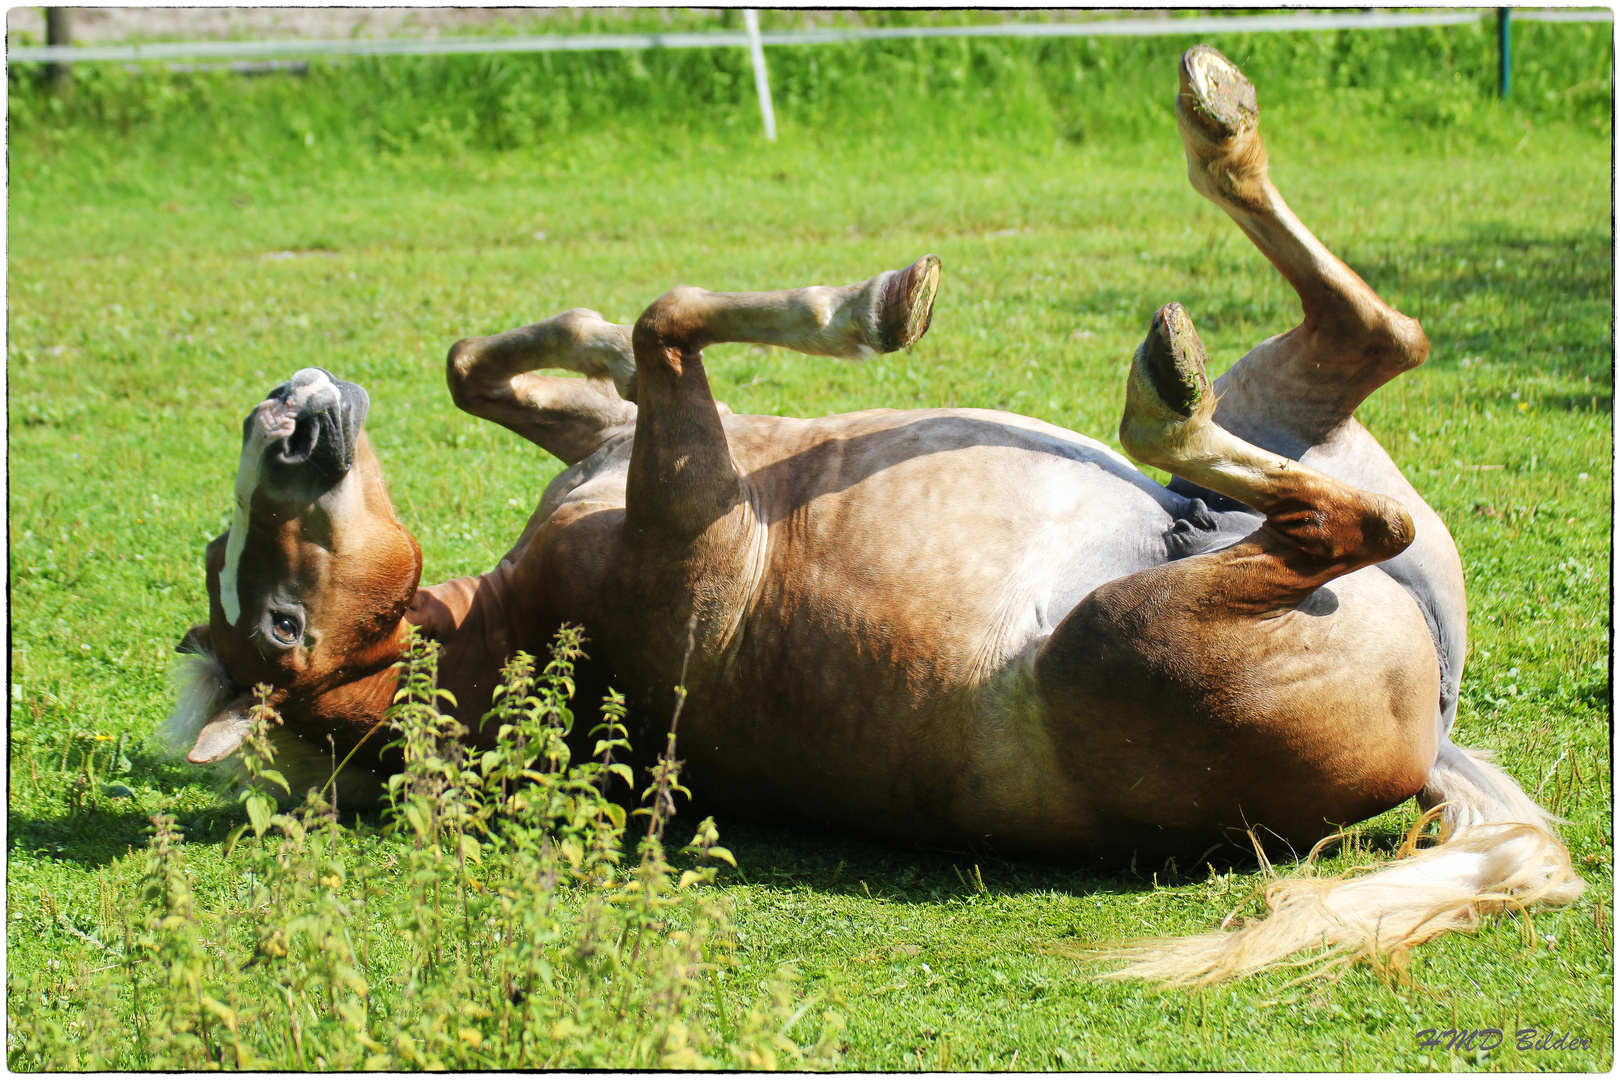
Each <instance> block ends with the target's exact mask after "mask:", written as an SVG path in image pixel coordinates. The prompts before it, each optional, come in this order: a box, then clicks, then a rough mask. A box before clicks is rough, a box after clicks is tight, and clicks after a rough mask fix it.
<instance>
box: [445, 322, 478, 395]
mask: <svg viewBox="0 0 1620 1080" xmlns="http://www.w3.org/2000/svg"><path fill="white" fill-rule="evenodd" d="M479 340H480V339H479V338H462V339H461V340H460V341H458V342H456V343H455V344H454V345H452V346H450V353H449V355H448V356H446V357H445V361H444V381H445V384H446V385H447V386H448V387H449V388H450V400H451V401H453V402H455V403H456V408H458V409H460V410H461V411H462V412H466V413H474V414H476V413H477V408H476V404H477V402H476V398H477V395H476V393H475V391H474V387H473V370H474V368H475V367H476V365H477V363H478V343H479Z"/></svg>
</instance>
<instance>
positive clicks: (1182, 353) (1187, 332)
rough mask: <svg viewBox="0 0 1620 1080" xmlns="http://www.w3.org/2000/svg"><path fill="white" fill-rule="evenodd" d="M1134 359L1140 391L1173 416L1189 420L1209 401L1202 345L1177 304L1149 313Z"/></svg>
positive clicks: (1186, 315) (1184, 312)
mask: <svg viewBox="0 0 1620 1080" xmlns="http://www.w3.org/2000/svg"><path fill="white" fill-rule="evenodd" d="M1136 359H1137V369H1138V370H1139V371H1140V372H1141V375H1142V381H1143V383H1144V388H1145V389H1147V390H1149V391H1150V392H1152V394H1153V395H1154V396H1155V397H1157V398H1158V399H1159V403H1160V404H1161V405H1163V406H1164V407H1165V408H1166V409H1168V410H1170V411H1171V412H1173V413H1175V414H1176V415H1177V416H1182V417H1190V416H1192V415H1193V413H1195V412H1197V411H1198V409H1199V406H1201V405H1202V404H1203V403H1204V401H1205V399H1207V398H1208V397H1209V376H1208V375H1207V374H1205V372H1204V360H1205V357H1204V343H1203V341H1201V340H1199V337H1198V331H1197V330H1195V329H1193V323H1192V317H1191V316H1189V315H1188V314H1187V309H1186V308H1184V307H1182V306H1181V305H1180V304H1166V305H1165V306H1164V307H1162V308H1160V309H1159V310H1158V311H1156V312H1154V313H1153V325H1152V326H1151V327H1149V328H1148V335H1147V339H1146V340H1145V341H1143V342H1142V347H1141V348H1140V349H1139V350H1137V354H1136Z"/></svg>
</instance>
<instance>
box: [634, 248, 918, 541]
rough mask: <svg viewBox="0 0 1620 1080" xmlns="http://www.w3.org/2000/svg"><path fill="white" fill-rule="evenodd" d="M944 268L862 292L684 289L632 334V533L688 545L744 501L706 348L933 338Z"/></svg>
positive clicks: (873, 346)
mask: <svg viewBox="0 0 1620 1080" xmlns="http://www.w3.org/2000/svg"><path fill="white" fill-rule="evenodd" d="M938 286H939V259H938V258H937V257H935V256H933V255H927V256H924V257H923V258H921V259H919V260H917V262H915V263H913V264H912V265H911V266H908V267H906V268H904V269H902V270H891V271H888V272H886V273H882V274H879V275H877V276H876V277H874V278H869V279H868V280H866V281H862V282H858V283H857V284H854V285H845V286H839V287H828V286H811V287H809V288H803V289H790V290H784V291H781V292H758V293H717V292H709V291H708V290H707V289H698V288H693V287H691V286H686V285H682V286H677V287H676V288H674V289H671V290H670V291H669V292H667V293H665V294H664V295H663V296H662V297H660V298H659V299H658V300H656V301H654V302H653V304H652V305H651V306H650V307H648V308H647V310H646V311H645V312H644V313H643V314H642V316H641V318H640V319H639V320H638V321H637V322H636V326H635V331H634V334H633V336H632V340H633V344H634V348H635V362H636V371H637V380H638V391H637V393H638V397H637V402H638V405H639V407H640V414H639V415H638V417H637V419H636V442H635V450H634V452H633V454H632V456H631V459H630V476H629V487H628V490H627V492H626V498H627V507H626V515H627V517H626V535H627V536H636V535H640V534H641V533H643V532H646V533H647V534H648V535H653V536H657V537H659V539H660V542H664V541H668V540H678V541H679V542H681V543H685V542H687V541H689V540H691V539H692V538H694V537H696V536H697V535H698V534H699V533H700V532H702V531H703V530H704V529H705V528H707V527H708V525H709V524H710V523H711V522H712V521H713V520H714V519H715V517H716V516H717V515H719V514H723V513H724V512H725V511H726V510H727V509H729V508H730V507H732V506H735V505H737V503H738V502H739V501H740V500H741V499H742V497H743V496H742V491H741V481H740V479H739V477H738V475H737V471H736V468H735V466H734V465H733V464H732V461H731V454H730V450H729V449H728V447H727V445H726V438H725V432H724V430H723V428H722V427H721V423H720V416H719V411H718V409H717V408H716V407H715V402H714V399H713V397H712V395H711V394H710V391H709V382H708V376H707V374H706V373H705V371H704V369H703V350H704V348H706V347H707V346H709V345H713V344H718V343H720V342H728V341H735V342H746V343H750V344H758V345H780V346H782V347H784V348H788V349H793V350H796V351H798V352H803V353H811V354H815V355H820V356H842V357H851V358H854V357H866V356H871V355H873V354H875V353H884V352H893V351H894V350H896V349H901V348H904V347H905V346H907V345H910V344H911V343H912V342H914V341H916V340H917V339H918V338H920V337H921V336H922V335H923V334H924V333H925V332H926V331H927V329H928V322H929V318H930V315H931V313H932V311H933V303H934V295H935V292H936V291H937V289H938Z"/></svg>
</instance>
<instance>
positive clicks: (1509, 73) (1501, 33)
mask: <svg viewBox="0 0 1620 1080" xmlns="http://www.w3.org/2000/svg"><path fill="white" fill-rule="evenodd" d="M1496 54H1497V69H1496V88H1497V92H1498V93H1500V94H1501V96H1502V99H1503V100H1504V101H1505V100H1507V96H1508V92H1509V91H1511V90H1512V89H1513V9H1512V8H1497V9H1496Z"/></svg>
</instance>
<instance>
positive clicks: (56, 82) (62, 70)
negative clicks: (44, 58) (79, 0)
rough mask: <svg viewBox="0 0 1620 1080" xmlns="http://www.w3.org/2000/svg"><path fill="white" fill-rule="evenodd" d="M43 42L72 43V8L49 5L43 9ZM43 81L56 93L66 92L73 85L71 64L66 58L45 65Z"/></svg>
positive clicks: (54, 43) (50, 43) (52, 43)
mask: <svg viewBox="0 0 1620 1080" xmlns="http://www.w3.org/2000/svg"><path fill="white" fill-rule="evenodd" d="M45 44H47V45H72V44H73V9H72V8H59V7H50V8H46V9H45ZM45 82H46V83H47V84H48V85H49V86H50V88H51V89H52V90H54V91H56V92H57V93H59V94H60V93H66V92H68V91H69V90H70V89H71V88H72V85H73V65H72V64H70V63H68V62H67V61H66V60H58V61H53V62H52V63H49V64H46V65H45Z"/></svg>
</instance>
